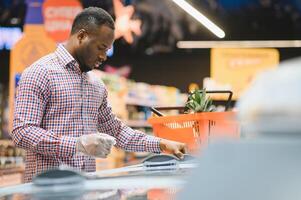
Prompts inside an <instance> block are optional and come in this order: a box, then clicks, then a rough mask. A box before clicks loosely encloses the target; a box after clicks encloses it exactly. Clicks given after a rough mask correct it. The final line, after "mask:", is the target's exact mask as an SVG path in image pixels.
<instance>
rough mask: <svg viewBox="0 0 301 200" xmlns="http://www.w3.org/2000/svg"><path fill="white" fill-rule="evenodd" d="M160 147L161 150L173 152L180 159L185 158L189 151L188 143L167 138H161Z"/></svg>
mask: <svg viewBox="0 0 301 200" xmlns="http://www.w3.org/2000/svg"><path fill="white" fill-rule="evenodd" d="M160 149H161V151H166V152H168V153H171V154H173V155H175V156H177V157H178V158H180V159H183V158H184V154H186V153H187V150H186V144H184V143H180V142H175V141H171V140H166V139H160Z"/></svg>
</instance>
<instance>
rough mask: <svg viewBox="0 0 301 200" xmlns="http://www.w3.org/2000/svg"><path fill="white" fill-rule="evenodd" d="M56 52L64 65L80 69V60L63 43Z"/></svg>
mask: <svg viewBox="0 0 301 200" xmlns="http://www.w3.org/2000/svg"><path fill="white" fill-rule="evenodd" d="M55 53H56V55H57V56H58V58H59V59H60V60H61V62H62V64H63V65H64V66H66V67H70V68H71V69H73V70H80V68H79V64H78V62H77V61H76V60H75V59H74V58H73V56H72V55H71V54H70V53H69V52H68V51H67V49H66V48H65V47H64V45H63V44H59V45H58V47H57V49H56V51H55Z"/></svg>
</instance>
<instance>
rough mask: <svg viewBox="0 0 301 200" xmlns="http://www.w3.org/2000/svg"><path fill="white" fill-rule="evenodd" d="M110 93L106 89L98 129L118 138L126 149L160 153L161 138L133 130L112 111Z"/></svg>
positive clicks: (119, 143) (118, 141)
mask: <svg viewBox="0 0 301 200" xmlns="http://www.w3.org/2000/svg"><path fill="white" fill-rule="evenodd" d="M107 97H108V93H107V91H106V90H105V92H104V98H103V102H102V104H101V106H100V108H99V111H98V131H100V132H102V133H106V134H109V135H111V136H113V137H115V138H116V140H117V143H116V146H117V147H119V148H122V149H124V150H126V151H136V152H139V151H140V152H141V151H144V152H153V153H160V139H159V138H157V137H154V136H150V135H146V134H145V133H143V132H141V131H137V130H133V129H131V128H130V127H128V126H126V125H125V124H124V123H122V122H121V121H120V120H119V119H118V118H116V116H115V115H114V114H113V113H112V108H111V106H110V105H109V103H108V99H107Z"/></svg>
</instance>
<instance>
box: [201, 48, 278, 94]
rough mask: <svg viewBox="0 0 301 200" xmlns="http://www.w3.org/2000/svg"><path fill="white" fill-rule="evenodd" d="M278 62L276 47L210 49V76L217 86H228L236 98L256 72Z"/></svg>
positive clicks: (269, 67)
mask: <svg viewBox="0 0 301 200" xmlns="http://www.w3.org/2000/svg"><path fill="white" fill-rule="evenodd" d="M278 64H279V53H278V50H277V49H221V48H218V49H212V50H211V69H210V76H211V78H212V79H213V81H214V82H216V83H217V84H218V85H219V86H223V85H224V86H227V88H228V87H229V86H230V88H229V89H231V90H232V91H233V99H237V98H239V96H240V95H241V93H242V92H243V91H244V90H245V89H246V88H247V87H248V85H249V84H250V82H251V81H252V80H253V78H254V77H255V76H256V75H257V74H258V73H260V72H262V71H264V70H266V69H271V68H275V67H276V66H277V65H278ZM207 89H208V90H209V89H212V88H207Z"/></svg>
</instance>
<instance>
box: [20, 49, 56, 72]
mask: <svg viewBox="0 0 301 200" xmlns="http://www.w3.org/2000/svg"><path fill="white" fill-rule="evenodd" d="M57 65H58V59H57V57H56V55H55V54H54V53H50V54H47V55H45V56H43V57H41V58H40V59H38V60H37V61H35V62H34V63H33V64H31V65H30V66H29V67H27V68H26V69H25V70H24V72H23V73H35V74H37V75H38V73H42V74H47V73H48V71H49V69H51V68H52V66H57Z"/></svg>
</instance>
